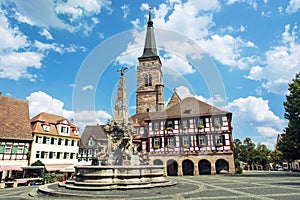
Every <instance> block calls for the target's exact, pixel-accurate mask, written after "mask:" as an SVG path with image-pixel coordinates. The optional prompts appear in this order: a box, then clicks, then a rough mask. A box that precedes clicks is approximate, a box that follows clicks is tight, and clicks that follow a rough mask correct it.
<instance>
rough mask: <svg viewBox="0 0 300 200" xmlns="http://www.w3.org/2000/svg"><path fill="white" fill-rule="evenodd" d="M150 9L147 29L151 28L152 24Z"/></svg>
mask: <svg viewBox="0 0 300 200" xmlns="http://www.w3.org/2000/svg"><path fill="white" fill-rule="evenodd" d="M151 11H152V8H151V7H149V18H148V27H153V22H152V12H151Z"/></svg>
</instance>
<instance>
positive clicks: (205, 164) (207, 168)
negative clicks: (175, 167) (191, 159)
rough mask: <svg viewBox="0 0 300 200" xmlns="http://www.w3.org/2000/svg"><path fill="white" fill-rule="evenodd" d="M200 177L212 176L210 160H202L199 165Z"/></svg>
mask: <svg viewBox="0 0 300 200" xmlns="http://www.w3.org/2000/svg"><path fill="white" fill-rule="evenodd" d="M198 171H199V175H210V174H211V163H210V162H209V161H208V160H200V161H199V163H198Z"/></svg>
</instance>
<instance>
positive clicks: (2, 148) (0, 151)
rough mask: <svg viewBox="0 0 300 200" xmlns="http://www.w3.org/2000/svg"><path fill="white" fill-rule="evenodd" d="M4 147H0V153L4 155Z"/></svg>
mask: <svg viewBox="0 0 300 200" xmlns="http://www.w3.org/2000/svg"><path fill="white" fill-rule="evenodd" d="M4 149H5V145H3V144H2V145H0V153H4Z"/></svg>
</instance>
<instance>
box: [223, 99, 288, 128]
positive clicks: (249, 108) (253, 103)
mask: <svg viewBox="0 0 300 200" xmlns="http://www.w3.org/2000/svg"><path fill="white" fill-rule="evenodd" d="M226 109H227V110H228V111H231V112H232V113H234V115H233V117H234V118H235V119H236V123H244V124H253V125H254V126H256V127H259V126H262V125H263V126H273V127H277V128H279V129H282V128H283V124H284V121H283V120H282V119H280V118H279V117H278V116H276V115H275V114H274V113H273V112H272V111H271V110H270V107H269V101H268V100H264V99H262V98H261V97H259V98H257V97H254V96H248V97H246V98H239V99H236V100H234V101H232V102H230V103H228V105H227V106H226Z"/></svg>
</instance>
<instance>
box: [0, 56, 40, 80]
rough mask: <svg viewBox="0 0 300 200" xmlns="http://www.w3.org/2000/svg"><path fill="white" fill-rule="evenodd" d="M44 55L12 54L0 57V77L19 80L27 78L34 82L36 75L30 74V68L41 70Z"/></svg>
mask: <svg viewBox="0 0 300 200" xmlns="http://www.w3.org/2000/svg"><path fill="white" fill-rule="evenodd" d="M42 59H43V55H42V54H39V53H35V52H11V53H7V54H4V55H0V77H1V78H9V79H13V80H19V79H20V78H27V79H30V80H31V81H34V80H35V78H36V75H33V74H30V73H29V72H28V69H29V68H35V69H39V68H40V67H41V66H42V63H41V61H42Z"/></svg>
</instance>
